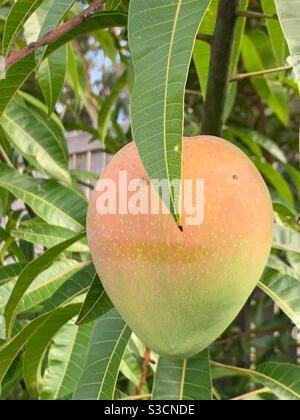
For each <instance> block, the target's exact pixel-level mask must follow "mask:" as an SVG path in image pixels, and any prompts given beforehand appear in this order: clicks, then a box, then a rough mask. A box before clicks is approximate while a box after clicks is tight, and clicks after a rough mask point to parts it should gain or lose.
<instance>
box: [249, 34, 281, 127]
mask: <svg viewBox="0 0 300 420" xmlns="http://www.w3.org/2000/svg"><path fill="white" fill-rule="evenodd" d="M242 56H243V61H244V65H245V67H246V69H247V71H248V72H255V71H261V70H266V69H269V68H275V67H276V58H275V56H274V54H273V51H272V48H271V46H270V42H269V39H268V37H267V36H266V35H265V34H264V33H263V32H261V31H251V32H247V34H244V38H243V45H242ZM251 83H252V84H253V87H254V88H255V90H256V91H257V93H258V95H259V96H260V97H261V98H262V99H264V100H265V101H266V102H267V104H268V105H269V106H270V108H272V109H273V110H274V112H275V113H276V115H277V116H278V118H279V119H280V120H281V121H282V123H283V124H285V125H286V124H287V121H288V111H287V101H286V98H285V92H284V89H283V87H282V85H281V83H280V82H279V80H278V75H277V74H276V73H273V74H266V75H264V76H258V77H251Z"/></svg>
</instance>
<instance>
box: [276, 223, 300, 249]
mask: <svg viewBox="0 0 300 420" xmlns="http://www.w3.org/2000/svg"><path fill="white" fill-rule="evenodd" d="M272 246H273V248H276V249H282V250H284V251H291V252H297V253H298V254H300V234H299V233H298V232H296V231H295V230H293V229H289V228H287V227H285V226H280V225H277V224H276V225H275V226H274V237H273V243H272Z"/></svg>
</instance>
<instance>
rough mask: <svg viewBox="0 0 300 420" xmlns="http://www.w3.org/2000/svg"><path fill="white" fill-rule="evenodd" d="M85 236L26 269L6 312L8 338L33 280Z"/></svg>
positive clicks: (32, 262) (48, 254)
mask: <svg viewBox="0 0 300 420" xmlns="http://www.w3.org/2000/svg"><path fill="white" fill-rule="evenodd" d="M84 236H85V233H81V234H79V235H76V236H74V237H73V238H71V239H67V240H66V241H64V242H62V243H60V244H58V245H56V246H55V247H53V248H50V249H48V250H47V251H46V252H45V253H44V254H42V255H41V256H40V257H38V258H36V259H35V260H33V261H31V262H30V263H29V264H28V265H27V266H26V267H25V268H24V270H23V271H22V272H21V274H20V276H19V278H18V280H17V282H16V285H15V287H14V289H13V291H12V293H11V295H10V298H9V300H8V302H7V305H6V307H5V311H4V317H5V319H6V333H7V337H10V336H11V332H12V327H13V322H14V318H15V314H16V310H17V306H18V304H19V302H20V301H21V299H22V297H23V295H24V293H25V292H26V290H27V289H28V287H29V286H30V285H31V283H32V282H33V280H35V279H36V277H37V276H38V275H39V274H40V273H41V272H42V271H44V270H46V269H47V268H48V267H49V266H50V265H51V264H52V263H53V262H54V261H55V259H56V258H57V257H58V256H59V255H60V254H61V253H62V252H63V251H65V250H66V249H68V247H69V246H71V245H73V244H74V243H75V242H77V241H79V240H80V239H82V238H83V237H84Z"/></svg>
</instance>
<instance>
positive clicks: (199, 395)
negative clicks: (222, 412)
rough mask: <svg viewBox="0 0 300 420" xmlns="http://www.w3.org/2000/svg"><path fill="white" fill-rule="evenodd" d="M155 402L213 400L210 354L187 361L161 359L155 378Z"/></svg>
mask: <svg viewBox="0 0 300 420" xmlns="http://www.w3.org/2000/svg"><path fill="white" fill-rule="evenodd" d="M152 399H153V400H211V399H212V382H211V372H210V365H209V352H208V350H204V351H203V352H201V353H199V354H198V355H196V356H194V357H192V358H190V359H185V360H174V361H173V360H167V359H164V358H162V357H161V358H160V359H159V361H158V366H157V371H156V375H155V378H154V385H153V391H152Z"/></svg>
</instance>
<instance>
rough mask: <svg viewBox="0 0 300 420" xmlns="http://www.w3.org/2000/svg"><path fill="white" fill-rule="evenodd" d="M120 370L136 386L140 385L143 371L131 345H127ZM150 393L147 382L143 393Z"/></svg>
mask: <svg viewBox="0 0 300 420" xmlns="http://www.w3.org/2000/svg"><path fill="white" fill-rule="evenodd" d="M120 371H121V373H122V374H123V375H124V376H125V378H127V379H128V380H129V381H131V382H132V383H133V384H134V385H135V386H136V387H138V386H139V384H140V381H141V377H142V373H143V372H142V368H141V366H140V365H139V363H138V361H137V359H136V357H135V356H134V355H133V353H132V351H131V349H130V348H129V346H127V347H126V350H125V353H124V356H123V359H122V361H121V365H120ZM148 393H149V388H148V386H147V383H146V384H145V385H144V386H143V388H142V394H148ZM115 397H116V396H115Z"/></svg>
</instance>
